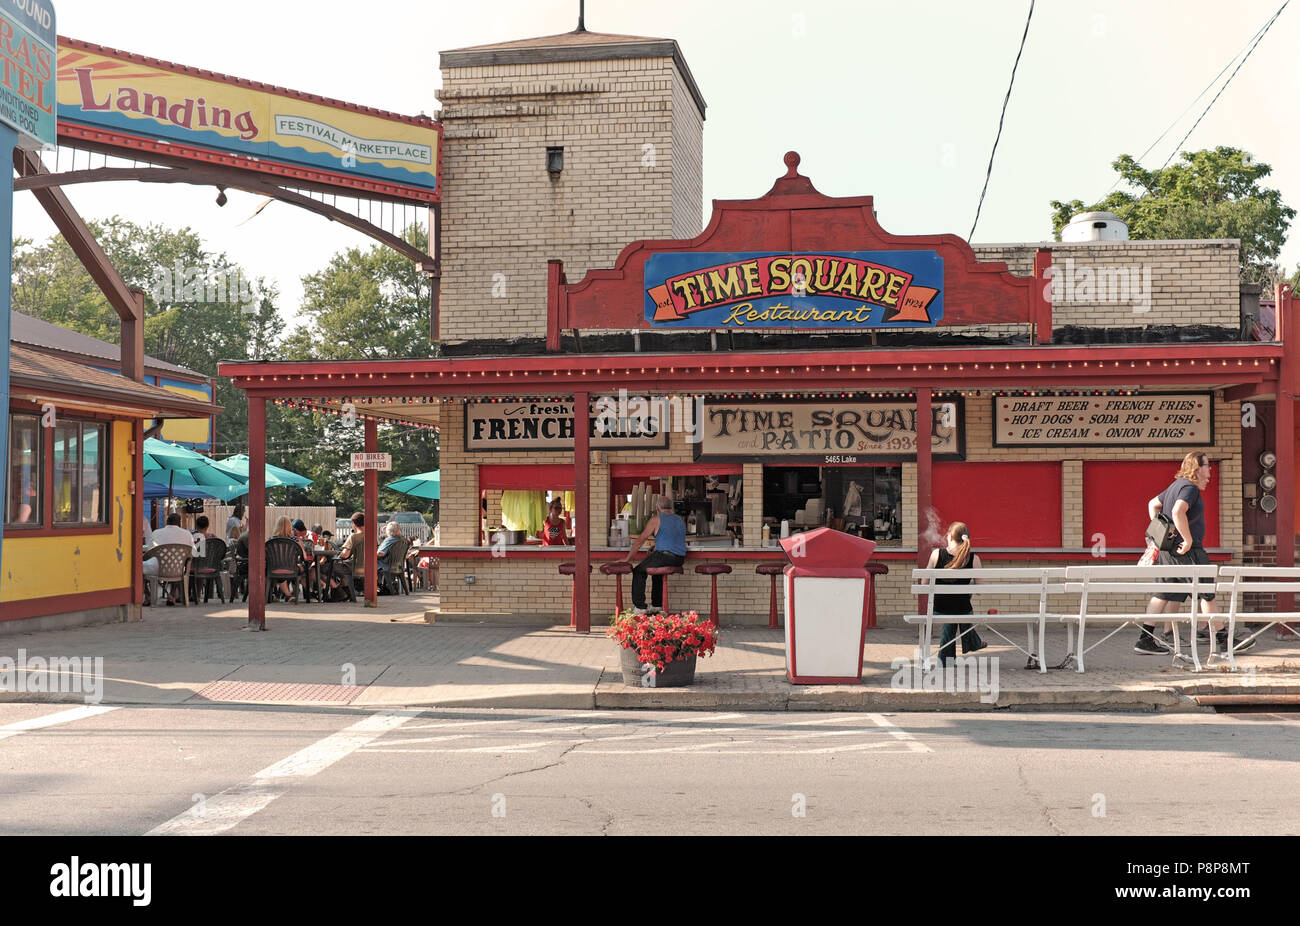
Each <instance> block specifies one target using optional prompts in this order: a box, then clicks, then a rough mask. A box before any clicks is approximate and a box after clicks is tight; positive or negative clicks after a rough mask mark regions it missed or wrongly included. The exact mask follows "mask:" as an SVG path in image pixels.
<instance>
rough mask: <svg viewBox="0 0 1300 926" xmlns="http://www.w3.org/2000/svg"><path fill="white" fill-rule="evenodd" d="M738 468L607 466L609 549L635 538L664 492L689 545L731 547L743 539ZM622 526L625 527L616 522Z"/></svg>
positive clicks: (723, 465) (711, 465)
mask: <svg viewBox="0 0 1300 926" xmlns="http://www.w3.org/2000/svg"><path fill="white" fill-rule="evenodd" d="M741 473H742V468H741V466H740V465H739V464H730V463H708V464H687V463H681V464H615V465H613V466H611V467H610V516H609V520H610V522H611V525H610V545H611V546H616V547H617V546H621V545H622V543H623V539H622V534H623V532H624V530H626V533H627V534H628V535H629V536H632V537H634V536H636V535H637V534H639V533H640V532H641V530H642V528H643V527H644V526H645V522H646V521H648V520H649V519H650V517H651V516H652V515H653V514H654V513H655V508H654V500H655V497H656V496H659V495H662V494H664V493H668V494H669V496H670V497H671V498H672V499H673V507H674V511H675V513H676V514H678V515H680V516H681V518H682V519H683V520H684V521H685V522H686V536H687V539H688V540H691V541H696V542H705V541H707V542H715V541H716V542H719V543H723V544H731V543H732V542H735V541H739V540H740V539H742V538H743V536H744V523H743V520H742V518H743V512H744V505H743V504H742V501H743V492H742V483H741ZM619 522H623V523H621V524H620V523H619Z"/></svg>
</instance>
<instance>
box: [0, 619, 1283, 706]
mask: <svg viewBox="0 0 1300 926" xmlns="http://www.w3.org/2000/svg"><path fill="white" fill-rule="evenodd" d="M436 604H437V595H436V594H424V595H420V594H417V595H411V596H393V597H381V598H380V599H379V607H378V608H375V609H370V608H364V607H361V606H359V605H352V604H327V605H320V604H306V605H304V604H298V605H285V604H280V605H275V606H272V607H270V608H268V611H267V627H268V631H269V632H267V633H245V632H240V627H242V626H243V624H244V623H245V613H246V612H245V610H244V607H245V606H244V605H242V604H239V605H236V606H230V605H221V604H219V603H217V602H215V601H214V602H212V603H211V604H209V605H199V606H190V607H189V608H184V607H179V606H178V607H174V608H168V607H159V608H146V609H145V615H144V620H143V621H142V622H138V623H130V624H108V625H103V626H98V627H87V628H78V629H71V630H49V631H40V632H35V633H24V634H10V635H8V636H0V657H6V656H7V657H9V658H10V659H15V660H17V658H18V651H19V650H20V649H21V650H24V651H25V658H26V659H27V660H28V661H29V662H30V660H32V659H33V658H36V657H42V658H46V659H51V658H57V657H71V656H81V657H91V658H94V657H102V658H103V661H104V662H103V665H104V683H103V692H102V700H103V702H104V703H106V704H158V705H172V704H181V703H185V704H201V703H231V702H241V703H264V704H303V703H311V704H320V705H335V706H338V705H351V706H353V707H381V706H396V705H411V706H436V707H488V708H506V707H510V708H524V707H527V708H554V709H612V708H643V709H677V710H848V711H880V710H886V711H912V710H917V711H922V710H924V711H935V710H995V709H1005V708H1013V709H1021V710H1159V711H1198V710H1200V711H1208V710H1211V709H1212V708H1210V707H1207V706H1204V705H1201V704H1198V703H1197V701H1196V700H1195V699H1196V697H1197V696H1203V695H1212V694H1233V695H1291V696H1293V697H1294V696H1297V695H1300V640H1297V639H1296V638H1294V637H1292V638H1291V639H1290V640H1288V641H1285V642H1283V641H1278V640H1275V639H1274V632H1273V631H1272V630H1270V631H1268V632H1266V633H1264V634H1262V635H1261V636H1260V638H1259V643H1258V645H1257V646H1256V647H1255V649H1253V650H1251V651H1250V652H1249V653H1247V654H1244V655H1242V656H1240V657H1238V660H1237V661H1238V664H1239V666H1240V667H1241V671H1239V672H1237V673H1235V674H1232V673H1228V672H1226V670H1221V669H1219V668H1213V669H1207V670H1206V671H1203V672H1201V673H1193V672H1190V671H1188V670H1185V669H1181V668H1175V667H1173V666H1172V665H1171V660H1170V658H1169V657H1166V656H1140V655H1137V654H1135V653H1134V652H1133V651H1132V646H1133V641H1134V639H1135V637H1136V634H1135V632H1134V631H1132V630H1125V631H1124V632H1122V633H1120V634H1118V635H1116V636H1115V637H1114V638H1113V639H1111V640H1110V641H1108V642H1107V643H1106V644H1104V645H1103V646H1101V647H1099V648H1098V649H1097V650H1095V651H1093V653H1091V654H1090V655H1089V657H1088V666H1089V668H1088V672H1087V673H1086V674H1080V673H1078V672H1076V671H1074V670H1052V671H1049V672H1047V673H1046V674H1045V675H1044V674H1042V673H1039V672H1037V671H1034V670H1026V669H1025V668H1024V663H1025V660H1024V656H1023V655H1022V654H1020V653H1018V652H1017V651H1016V650H1014V649H1013V648H1011V647H1010V646H1008V645H1005V644H1002V645H996V644H998V643H1001V641H999V640H998V639H997V637H996V636H994V635H992V634H988V635H986V639H987V640H988V642H989V644H990V645H989V647H988V648H987V649H985V650H983V651H982V652H981V653H980V656H981V657H997V660H998V661H997V663H996V665H997V675H996V677H997V682H998V685H997V688H998V693H997V698H996V700H995V701H993V702H992V703H984V702H983V701H981V692H980V691H966V692H951V691H942V690H934V691H925V690H910V688H909V687H908V686H910V685H911V684H912V681H911V680H912V679H913V676H912V674H911V673H910V671H908V673H907V674H906V676H905V677H906V678H907V679H908V681H906V682H903V683H902V687H899V686H895V685H892V684H891V682H893V681H894V679H895V676H896V675H900V674H901V671H900V670H899V669H898V668H897V667H896V666H894V665H891V662H893V661H894V660H911V659H912V657H913V653H914V651H915V647H916V634H915V631H913V630H911V629H910V628H899V629H884V630H871V631H868V632H867V646H866V661H865V665H864V669H863V681H862V684H860V685H791V684H789V683H788V682H787V681H786V679H785V640H784V635H783V634H784V631H782V630H768V629H766V628H754V627H737V628H735V629H731V628H728V627H727V626H726V623H725V616H724V623H723V628H722V637H721V642H720V645H719V647H718V650H717V653H716V654H715V655H714V656H713V657H710V658H706V659H701V660H700V661H699V663H698V667H697V670H696V681H695V684H694V685H693V686H691V687H689V688H677V689H651V688H630V687H626V686H624V684H623V681H622V676H621V674H620V672H619V669H618V651H617V649H616V648H615V646H614V644H613V643H612V642H610V641H609V640H607V639H606V638H605V635H604V628H603V626H597V627H593V630H592V632H591V633H590V634H577V633H574V632H572V631H570V630H568V629H567V628H565V627H521V626H517V625H507V624H499V623H498V624H493V623H464V622H458V623H448V624H439V623H427V622H426V621H425V612H426V610H428V609H432V608H434V607H436ZM1008 635H1009V636H1010V637H1011V638H1012V639H1014V640H1016V641H1017V642H1023V636H1022V635H1021V632H1020V631H1018V630H1014V629H1012V631H1011V632H1010V633H1009V634H1008ZM1090 639H1095V638H1094V637H1092V636H1091V635H1090ZM1048 641H1049V656H1050V658H1051V660H1052V661H1054V662H1056V661H1059V659H1060V657H1061V656H1062V655H1063V648H1064V641H1065V632H1064V630H1063V629H1061V630H1054V631H1049V636H1048ZM1202 648H1204V645H1203V646H1202ZM899 665H901V663H899ZM992 665H993V663H985V670H986V678H987V679H989V680H991V678H992V675H991V674H990V673H991V671H992V669H991V666H992ZM974 677H975V676H974V673H972V675H971V678H972V681H973V680H974ZM7 687H12V686H7ZM29 687H30V686H29ZM985 691H986V694H987V691H988V689H987V688H986V689H985ZM0 700H7V701H13V700H22V701H35V700H45V701H53V700H58V701H78V702H80V701H81V700H83V697H82V695H81V694H79V693H71V692H69V693H43V692H39V691H36V692H32V691H23V692H15V691H12V690H5V691H0Z"/></svg>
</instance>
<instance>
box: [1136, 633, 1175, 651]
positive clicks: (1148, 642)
mask: <svg viewBox="0 0 1300 926" xmlns="http://www.w3.org/2000/svg"><path fill="white" fill-rule="evenodd" d="M1169 651H1170V646H1169V644H1168V643H1166V642H1165V641H1164V640H1162V639H1160V638H1159V637H1154V636H1152V635H1151V634H1150V633H1148V632H1147V631H1145V630H1144V631H1142V633H1141V634H1140V635H1139V636H1138V641H1137V645H1135V646H1134V647H1133V652H1135V653H1141V654H1142V655H1143V656H1158V655H1162V654H1164V653H1167V652H1169Z"/></svg>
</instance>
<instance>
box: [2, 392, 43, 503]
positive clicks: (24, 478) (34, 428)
mask: <svg viewBox="0 0 1300 926" xmlns="http://www.w3.org/2000/svg"><path fill="white" fill-rule="evenodd" d="M41 438H42V434H41V428H40V419H39V418H37V417H36V416H35V415H10V416H9V468H8V472H6V473H5V526H6V527H17V528H23V527H40V526H41V515H42V512H44V510H45V508H44V505H43V504H42V501H43V499H42V494H41V487H42V486H43V484H44V483H43V481H42V479H41V475H42V474H41V469H42V467H41V461H42V459H43V457H44V456H45V454H44V452H43V448H42V446H41V444H42V440H41Z"/></svg>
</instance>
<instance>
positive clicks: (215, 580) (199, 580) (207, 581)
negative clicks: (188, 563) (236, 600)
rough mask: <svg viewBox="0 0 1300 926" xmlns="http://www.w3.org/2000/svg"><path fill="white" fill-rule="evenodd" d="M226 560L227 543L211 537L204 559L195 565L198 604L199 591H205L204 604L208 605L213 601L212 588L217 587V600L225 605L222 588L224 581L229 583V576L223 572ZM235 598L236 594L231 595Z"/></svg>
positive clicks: (195, 587) (195, 589)
mask: <svg viewBox="0 0 1300 926" xmlns="http://www.w3.org/2000/svg"><path fill="white" fill-rule="evenodd" d="M225 559H226V542H225V541H224V540H217V539H216V538H214V537H209V538H208V540H207V551H206V555H205V556H204V557H203V559H201V560H198V561H196V562H195V563H194V567H193V568H194V601H195V603H196V604H197V603H198V600H199V590H200V588H201V589H202V591H203V603H204V604H207V602H208V601H210V600H211V599H212V586H213V585H215V586H216V587H217V598H218V599H220V600H221V603H222V604H225V601H226V596H225V594H224V589H223V588H222V585H223V581H228V580H229V576H228V575H227V574H226V573H225V572H224V571H223V570H222V566H223V565H224V562H225ZM231 597H232V598H233V597H234V594H233V593H232V594H231Z"/></svg>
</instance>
